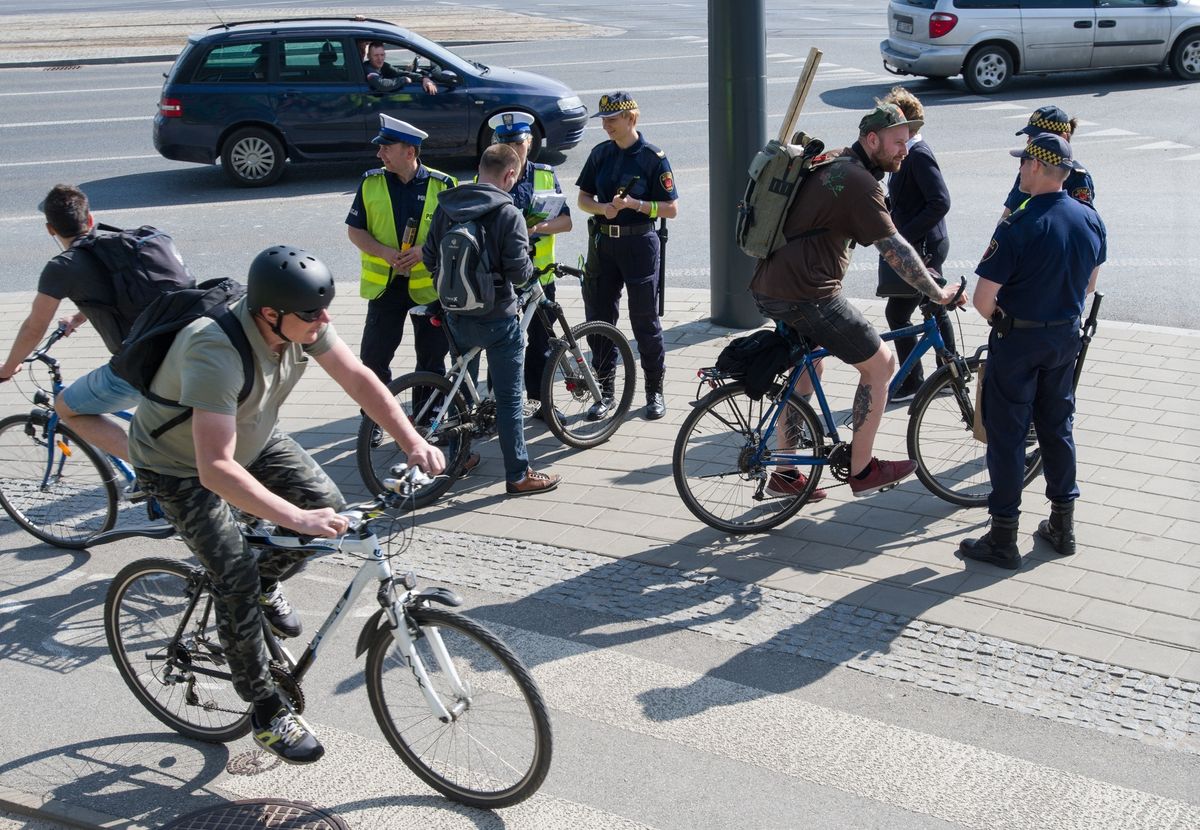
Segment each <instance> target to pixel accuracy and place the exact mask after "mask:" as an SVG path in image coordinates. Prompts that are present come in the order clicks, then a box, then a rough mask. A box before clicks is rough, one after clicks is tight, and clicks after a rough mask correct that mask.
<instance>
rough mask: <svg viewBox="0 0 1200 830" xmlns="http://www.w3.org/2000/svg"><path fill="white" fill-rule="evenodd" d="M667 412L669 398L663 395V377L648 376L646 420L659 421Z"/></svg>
mask: <svg viewBox="0 0 1200 830" xmlns="http://www.w3.org/2000/svg"><path fill="white" fill-rule="evenodd" d="M666 414H667V400H666V398H664V397H663V378H662V375H659V376H657V377H650V376H647V377H646V420H647V421H657V420H658V419H659V418H661V417H662V416H664V415H666Z"/></svg>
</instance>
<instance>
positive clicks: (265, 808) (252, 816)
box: [163, 798, 350, 830]
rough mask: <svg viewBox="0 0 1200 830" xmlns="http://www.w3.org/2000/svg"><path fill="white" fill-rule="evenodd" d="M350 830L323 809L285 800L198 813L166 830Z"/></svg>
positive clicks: (251, 802)
mask: <svg viewBox="0 0 1200 830" xmlns="http://www.w3.org/2000/svg"><path fill="white" fill-rule="evenodd" d="M285 828H286V830H350V828H349V827H348V826H347V825H346V823H345V822H344V821H342V820H341V819H340V818H338V817H337V816H335V815H331V814H330V813H328V812H326V811H325V810H323V809H321V808H320V807H315V806H313V805H312V804H305V803H304V802H303V801H285V800H283V799H282V798H255V799H249V800H246V801H233V802H230V803H229V804H222V805H221V806H219V807H211V808H208V809H205V810H198V811H196V812H195V813H191V814H189V815H186V816H183V817H182V818H179V819H176V820H175V821H173V822H171V823H170V824H168V825H167V826H166V827H164V828H163V830H285Z"/></svg>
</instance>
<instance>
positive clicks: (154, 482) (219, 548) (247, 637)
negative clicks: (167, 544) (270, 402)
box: [137, 432, 346, 703]
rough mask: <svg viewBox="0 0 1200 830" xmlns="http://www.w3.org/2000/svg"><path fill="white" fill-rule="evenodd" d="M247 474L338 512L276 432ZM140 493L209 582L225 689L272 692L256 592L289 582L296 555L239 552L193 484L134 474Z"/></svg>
mask: <svg viewBox="0 0 1200 830" xmlns="http://www.w3.org/2000/svg"><path fill="white" fill-rule="evenodd" d="M247 469H248V470H249V471H250V474H251V475H253V476H254V477H255V478H256V479H258V480H259V481H260V482H262V483H263V485H264V486H266V488H267V489H268V490H270V491H271V492H272V493H275V494H276V495H278V496H281V497H282V498H285V499H287V500H288V501H290V502H291V503H292V504H295V505H297V506H299V507H302V508H304V509H306V510H311V509H315V508H318V507H332V508H333V509H334V510H342V509H344V508H345V506H346V500H345V499H344V498H342V494H341V492H340V491H339V490H338V488H337V485H336V484H334V483H333V481H332V479H330V478H329V476H328V475H326V474H325V471H324V470H322V469H321V467H320V466H319V465H318V464H317V462H316V461H314V460H313V458H312V456H310V455H309V454H308V453H307V452H305V451H304V449H303V448H302V447H301V446H300V445H299V444H297V443H296V442H295V441H294V440H292V438H291V437H290V436H288V435H284V434H283V433H281V432H276V433H275V434H273V435H272V436H271V439H270V440H269V441H268V442H267V446H266V447H265V448H264V449H263V451H262V452H261V453H259V455H258V457H257V458H255V459H254V461H253V462H251V463H250V464H249V465H248V466H247ZM137 473H138V480H139V481H140V482H141V484H142V487H143V488H144V489H145V490H146V491H147V492H149V493H150V494H151V495H153V496H154V498H155V499H157V500H158V503H159V504H160V505H161V506H162V508H163V512H164V513H166V515H167V519H168V521H170V522H171V524H172V525H174V527H175V529H176V530H177V531H178V532H179V535H180V537H182V539H183V541H184V544H186V545H187V546H188V548H189V549H190V550H191V551H192V553H193V554H195V555H196V558H197V559H199V560H200V564H201V565H203V566H204V568H205V570H207V571H208V573H209V575H210V576H211V577H212V583H213V598H214V600H215V607H216V621H217V633H218V635H219V636H220V638H221V645H222V646H224V648H225V650H226V656H227V657H228V659H229V671H230V673H231V674H232V675H233V686H234V688H235V689H236V690H237V693H238V695H239V696H240V697H241V698H242V700H245V701H246V702H248V703H249V702H253V701H255V700H261V699H263V698H265V697H267V696H268V695H270V694H272V693H273V692H274V691H275V683H274V681H273V680H272V679H271V675H270V672H269V668H268V667H269V661H270V654H269V652H268V651H267V645H266V641H265V640H264V639H263V633H262V610H261V609H260V608H259V604H258V597H259V594H260V593H261V592H262V587H261V586H262V585H263V584H264V583H265V584H268V585H269V584H271V583H272V582H275V581H276V580H279V579H282V578H286V577H288V576H292V575H293V574H295V573H297V572H298V571H299V570H300V568H301V567H302V564H303V559H304V554H303V553H302V552H301V553H296V552H289V551H285V550H279V549H270V550H267V551H265V552H263V555H262V558H261V559H259V557H258V553H257V552H256V551H255V550H252V549H251V548H250V547H249V546H247V545H246V543H245V541H244V540H243V538H242V534H241V532H240V531H239V530H238V525H237V522H236V521H235V520H234V517H233V512H232V510H231V509H230V508H229V505H227V504H226V503H225V501H224V500H223V499H221V498H220V497H219V496H217V495H216V494H215V493H213V492H211V491H209V490H206V489H205V488H204V487H203V486H202V485H201V484H200V479H199V478H196V477H191V478H178V477H176V476H168V475H160V474H158V473H154V472H151V471H149V470H144V469H143V470H138V471H137Z"/></svg>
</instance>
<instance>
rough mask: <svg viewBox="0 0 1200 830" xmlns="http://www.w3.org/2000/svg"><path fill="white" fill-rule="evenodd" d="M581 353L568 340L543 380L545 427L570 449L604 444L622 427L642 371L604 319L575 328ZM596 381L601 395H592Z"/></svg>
mask: <svg viewBox="0 0 1200 830" xmlns="http://www.w3.org/2000/svg"><path fill="white" fill-rule="evenodd" d="M571 335H572V336H573V337H574V338H575V342H576V348H575V349H572V348H571V347H570V345H569V344H568V343H567V341H566V340H562V341H560V342H559V345H558V346H557V347H556V348H555V349H554V350H553V351H552V352H551V354H550V359H549V360H548V361H546V371H545V374H543V375H542V407H543V409H542V411H543V412H545V413H546V426H548V427H549V428H550V431H551V432H552V433H554V436H555V437H556V438H557V439H558V440H559V441H562V442H563V443H564V444H566V445H567V446H569V447H576V448H577V449H581V450H583V449H587V448H588V447H595V446H597V445H599V444H603V443H604V442H605V441H607V440H608V439H609V438H611V437H612V436H613V434H614V433H615V432H616V431H617V430H618V429H619V428H620V426H621V422H622V421H624V420H625V415H626V414H627V413H628V412H629V407H630V405H631V404H632V403H633V392H634V387H635V386H636V385H637V368H636V367H635V366H634V363H633V349H631V348H630V347H629V341H628V340H626V339H625V335H623V334H621V330H620V329H618V328H617V327H616V326H614V325H611V324H609V323H605V322H603V321H600V320H593V321H591V322H588V323H580V324H579V325H578V326H575V327H574V328H573V329H571ZM589 379H593V380H595V383H596V388H597V389H598V390H599V392H600V395H599V397H597V395H596V393H594V392H593V391H592V387H591V385H590V384H589V382H588V381H589Z"/></svg>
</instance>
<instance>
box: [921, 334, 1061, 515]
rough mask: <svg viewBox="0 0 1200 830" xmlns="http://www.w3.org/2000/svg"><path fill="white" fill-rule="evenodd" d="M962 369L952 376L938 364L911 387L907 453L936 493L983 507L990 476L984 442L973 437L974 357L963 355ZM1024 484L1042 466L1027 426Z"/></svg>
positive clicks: (962, 504) (962, 503)
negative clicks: (918, 384) (913, 391)
mask: <svg viewBox="0 0 1200 830" xmlns="http://www.w3.org/2000/svg"><path fill="white" fill-rule="evenodd" d="M966 365H967V375H966V376H965V377H962V378H957V377H955V376H954V375H952V374H951V372H950V366H942V367H941V368H940V369H938V370H937V371H936V372H934V373H933V375H931V376H930V378H929V379H928V380H927V381H925V383H924V384H923V385H922V386H921V388H920V389H919V390H918V391H917V397H916V398H915V399H914V400H913V403H912V409H911V410H910V412H909V418H908V457H909V458H911V459H913V460H914V461H916V462H917V478H919V479H920V480H921V483H922V484H924V485H925V486H926V487H927V488H928V489H929V491H930V492H931V493H933V494H934V495H935V496H937V497H938V498H940V499H942V500H944V501H948V502H950V503H951V504H956V505H958V506H960V507H987V500H988V495H989V494H990V493H991V491H992V480H991V476H990V475H989V474H988V469H987V444H985V443H983V442H981V441H978V440H976V438H975V434H974V431H973V425H974V422H975V378H976V376H977V374H978V371H979V358H977V357H968V358H966ZM1029 435H1030V442H1031V443H1030V449H1029V452H1027V453H1026V457H1025V461H1026V464H1025V477H1024V482H1023V483H1024V486H1028V485H1029V483H1030V482H1032V481H1033V480H1034V479H1035V478H1037V476H1038V474H1039V473H1040V472H1041V471H1042V451H1041V448H1040V447H1038V446H1037V445H1036V437H1037V436H1036V434H1035V432H1034V430H1033V428H1032V427H1030V432H1029Z"/></svg>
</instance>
